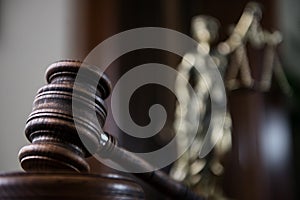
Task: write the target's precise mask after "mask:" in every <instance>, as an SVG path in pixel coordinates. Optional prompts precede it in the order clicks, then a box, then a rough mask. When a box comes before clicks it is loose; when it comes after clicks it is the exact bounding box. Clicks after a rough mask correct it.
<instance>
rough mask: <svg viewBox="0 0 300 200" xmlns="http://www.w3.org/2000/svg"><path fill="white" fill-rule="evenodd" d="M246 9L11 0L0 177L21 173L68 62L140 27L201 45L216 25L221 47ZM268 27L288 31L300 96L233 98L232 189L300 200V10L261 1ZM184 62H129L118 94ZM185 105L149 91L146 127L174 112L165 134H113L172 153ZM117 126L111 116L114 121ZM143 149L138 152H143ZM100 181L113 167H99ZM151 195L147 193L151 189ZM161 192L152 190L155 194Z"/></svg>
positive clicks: (138, 105)
mask: <svg viewBox="0 0 300 200" xmlns="http://www.w3.org/2000/svg"><path fill="white" fill-rule="evenodd" d="M247 2H248V1H246V0H226V1H222V0H209V1H208V0H151V1H148V0H130V1H121V0H120V1H118V0H99V1H96V0H88V1H80V0H64V1H60V0H47V1H38V0H27V1H22V0H1V1H0V92H1V100H0V128H1V134H0V171H1V172H4V171H16V170H20V167H19V164H18V159H17V153H18V151H19V149H20V148H21V147H22V146H24V145H25V144H27V143H28V142H27V141H26V139H25V136H24V133H23V128H24V125H25V122H26V119H27V115H28V114H29V112H30V110H31V104H32V100H33V98H34V95H35V92H36V91H37V89H38V88H39V87H40V86H42V85H43V84H44V83H45V81H44V79H43V77H44V71H45V69H46V67H47V66H48V65H49V64H50V63H52V62H54V61H56V60H59V59H64V58H72V59H81V60H82V59H84V58H85V56H86V55H87V54H88V53H89V52H90V51H91V50H92V49H93V48H94V47H95V46H96V45H97V44H99V43H100V42H101V41H103V40H105V39H107V38H108V37H110V36H112V35H114V34H116V33H119V32H121V31H125V30H128V29H132V28H137V27H145V26H155V27H165V28H170V29H174V30H176V31H180V32H182V33H185V34H187V35H191V33H190V30H191V27H190V21H191V19H192V17H193V16H196V15H199V14H205V15H211V16H213V17H215V18H217V19H218V20H219V21H220V24H221V30H220V35H219V39H218V41H224V40H225V39H226V38H227V37H228V35H229V27H230V25H232V24H235V23H236V22H237V21H238V19H239V17H240V15H241V14H242V12H243V9H244V7H245V5H246V4H247ZM257 2H259V3H261V4H262V6H263V18H262V21H261V22H262V25H263V27H264V28H265V29H267V30H269V31H271V32H272V31H274V30H280V31H281V32H282V34H283V43H282V44H281V45H280V48H279V55H280V58H281V60H282V62H283V67H284V70H285V73H286V74H287V78H288V81H289V82H290V84H291V86H292V88H293V90H294V91H295V93H294V96H293V97H289V98H288V97H286V96H284V95H283V93H282V92H281V91H280V89H279V88H278V86H277V85H276V83H274V84H273V86H272V88H271V90H270V91H269V92H266V93H262V92H255V91H248V90H241V91H237V92H230V93H229V94H228V99H229V108H230V112H231V115H232V119H233V133H232V134H233V136H232V137H233V146H232V150H231V152H230V153H229V155H228V157H227V159H226V165H225V178H224V181H223V188H224V191H225V193H226V195H227V196H228V197H230V198H234V199H243V200H244V199H245V200H248V199H249V200H250V199H251V200H254V199H255V200H262V199H264V200H266V199H282V200H286V199H298V198H299V194H297V191H298V190H297V186H298V184H300V172H299V171H300V163H299V161H300V158H299V150H300V149H299V147H300V139H299V130H300V103H298V102H300V101H299V98H300V85H299V83H300V67H299V66H298V65H299V64H298V63H300V56H299V55H300V14H299V8H300V1H297V0H260V1H257ZM250 52H251V54H250V55H249V58H250V64H251V66H254V68H253V74H254V77H259V70H258V69H259V68H260V66H261V65H262V59H263V58H262V50H257V49H251V50H250ZM179 61H180V58H179V57H178V56H175V55H173V54H168V53H166V52H162V51H158V50H143V51H140V50H138V51H134V52H131V53H128V54H126V55H124V56H122V57H121V58H119V59H117V60H116V61H115V62H114V63H113V64H112V65H111V66H110V67H109V68H108V70H107V73H108V75H109V77H110V79H111V80H112V83H113V84H115V83H116V81H117V80H118V78H119V77H121V76H122V74H124V73H125V72H126V71H128V70H129V69H131V68H133V67H135V66H137V65H140V64H143V63H148V62H159V63H164V64H167V65H169V66H171V67H174V68H176V67H177V65H178V63H179ZM175 101H176V99H175V96H174V95H173V94H172V93H171V92H170V91H168V90H167V89H165V88H163V87H160V86H144V87H142V88H140V89H139V90H137V91H136V92H135V93H134V96H133V97H132V102H131V105H130V112H131V115H132V117H133V119H134V121H135V122H136V123H137V124H140V125H145V124H147V123H148V122H149V118H148V115H147V113H148V109H149V107H150V106H151V105H153V104H154V103H160V104H162V105H164V107H165V108H166V110H167V113H168V119H167V123H166V125H165V127H164V128H163V130H162V131H161V133H160V134H158V135H157V136H155V137H153V138H151V140H145V141H140V140H138V139H135V138H132V137H129V136H126V135H125V134H123V133H122V132H121V131H120V130H119V129H118V128H117V126H116V125H115V123H114V121H113V119H112V118H111V117H108V119H107V124H106V128H107V129H108V130H110V132H112V133H114V134H115V135H116V136H117V137H118V138H119V140H120V143H121V144H122V145H123V146H125V147H126V148H128V149H131V150H135V151H149V150H153V149H156V148H159V147H160V146H162V145H164V144H165V143H166V142H167V141H168V140H169V139H170V137H172V135H173V127H172V126H173V125H172V123H173V120H174V109H175ZM110 116H111V115H110ZM133 144H134V145H133ZM90 162H91V163H92V164H93V170H94V172H95V173H97V172H99V171H103V170H107V169H104V167H103V166H101V165H100V164H99V163H97V162H96V161H95V160H93V159H90ZM145 187H147V186H145ZM148 189H149V190H150V191H151V188H148ZM157 198H158V197H157Z"/></svg>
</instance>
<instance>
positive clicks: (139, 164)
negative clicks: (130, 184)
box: [100, 143, 205, 200]
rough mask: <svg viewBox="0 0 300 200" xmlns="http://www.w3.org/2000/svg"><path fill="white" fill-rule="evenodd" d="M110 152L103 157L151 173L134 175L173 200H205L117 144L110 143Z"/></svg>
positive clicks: (129, 167)
mask: <svg viewBox="0 0 300 200" xmlns="http://www.w3.org/2000/svg"><path fill="white" fill-rule="evenodd" d="M109 146H110V147H109V148H108V149H109V152H108V151H100V156H101V152H104V154H102V155H104V156H103V157H105V158H108V159H110V160H111V161H113V162H115V163H117V164H119V165H121V166H122V167H123V168H125V169H130V170H131V171H132V169H136V171H149V172H146V173H133V174H134V175H135V176H136V177H138V178H140V179H142V180H143V181H145V182H146V183H148V184H150V185H151V186H152V187H154V188H155V189H156V190H158V191H160V192H161V193H163V194H165V195H166V196H168V197H171V199H180V200H204V199H205V198H204V197H201V196H199V195H197V194H196V193H194V192H192V191H191V190H190V189H189V188H188V187H187V186H186V185H184V184H182V183H179V182H177V181H175V180H174V179H172V178H170V177H169V176H168V175H167V174H165V173H164V172H162V171H160V170H157V171H152V170H151V169H153V167H151V165H150V164H149V163H148V162H146V161H145V160H143V159H141V158H139V157H137V156H136V155H135V154H133V153H131V152H129V151H127V150H125V149H123V148H121V147H118V146H117V145H116V144H115V143H110V145H109Z"/></svg>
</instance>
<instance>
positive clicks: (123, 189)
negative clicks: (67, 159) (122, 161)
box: [0, 172, 144, 200]
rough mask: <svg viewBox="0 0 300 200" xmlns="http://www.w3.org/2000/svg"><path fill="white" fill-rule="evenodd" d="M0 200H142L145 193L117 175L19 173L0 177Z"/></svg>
mask: <svg viewBox="0 0 300 200" xmlns="http://www.w3.org/2000/svg"><path fill="white" fill-rule="evenodd" d="M0 199H7V200H44V199H64V200H69V199H72V200H86V199H89V200H90V199H91V200H100V199H101V200H114V199H118V200H120V199H121V200H131V199H144V192H143V189H142V188H141V187H140V186H139V185H138V184H137V183H135V182H134V181H133V180H131V179H130V178H127V177H123V176H120V175H116V174H99V175H95V174H81V173H59V172H55V173H53V172H51V173H45V172H43V173H42V172H41V173H40V172H37V173H36V172H30V173H23V172H18V173H6V174H1V175H0Z"/></svg>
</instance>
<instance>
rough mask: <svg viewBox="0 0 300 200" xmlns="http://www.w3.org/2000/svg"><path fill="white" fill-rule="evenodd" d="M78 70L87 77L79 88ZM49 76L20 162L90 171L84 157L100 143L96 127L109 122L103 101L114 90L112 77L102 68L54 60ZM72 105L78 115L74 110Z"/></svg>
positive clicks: (27, 129) (42, 167) (45, 168)
mask: <svg viewBox="0 0 300 200" xmlns="http://www.w3.org/2000/svg"><path fill="white" fill-rule="evenodd" d="M79 70H80V72H82V73H81V75H82V76H83V77H84V78H83V79H82V80H84V82H81V83H79V84H77V85H76V87H75V80H76V79H77V78H78V77H77V74H78V71H79ZM46 79H47V82H48V85H45V86H44V87H42V88H41V89H40V90H39V91H38V93H37V95H36V97H35V100H34V103H33V110H32V112H31V114H30V115H29V118H28V120H27V123H26V127H25V135H26V137H27V138H28V140H29V141H30V142H31V143H32V144H30V145H28V146H25V147H23V148H22V149H21V150H20V152H19V160H20V163H21V166H22V168H23V169H24V170H26V171H77V172H87V171H89V165H88V163H87V162H86V161H85V159H84V158H85V157H88V156H90V155H91V153H93V152H90V151H91V149H92V151H96V150H97V147H98V146H99V145H98V144H99V142H100V141H99V138H100V137H99V129H98V128H97V126H99V124H100V126H101V127H103V125H104V122H105V118H106V115H107V112H106V107H105V105H104V102H103V100H104V99H105V98H107V97H108V95H109V94H110V90H111V85H110V82H109V80H108V79H107V77H106V76H105V75H104V74H103V73H99V69H98V70H96V68H95V67H91V66H88V65H86V64H83V63H82V62H79V61H73V60H62V61H58V62H56V63H53V64H52V65H50V66H49V68H48V69H47V72H46ZM95 81H97V83H95ZM74 93H75V94H76V95H74ZM74 102H75V104H74ZM74 105H77V106H78V109H79V112H80V115H76V116H75V115H74ZM77 112H78V110H77ZM95 113H96V118H95V117H94V116H95ZM75 121H76V122H77V123H76V125H75ZM79 132H80V134H81V135H80V137H79V135H78V133H79ZM82 139H83V140H84V141H85V143H86V142H87V143H88V144H89V147H90V148H89V151H88V150H87V149H86V148H85V146H84V145H83V143H82Z"/></svg>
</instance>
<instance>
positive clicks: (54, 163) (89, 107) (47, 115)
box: [19, 60, 203, 200]
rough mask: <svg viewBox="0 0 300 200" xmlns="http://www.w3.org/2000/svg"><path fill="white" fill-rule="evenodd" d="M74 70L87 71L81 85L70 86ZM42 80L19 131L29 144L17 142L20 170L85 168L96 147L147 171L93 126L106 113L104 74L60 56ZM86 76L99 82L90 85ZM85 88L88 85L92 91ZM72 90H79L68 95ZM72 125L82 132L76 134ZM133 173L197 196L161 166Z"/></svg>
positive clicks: (177, 193)
mask: <svg viewBox="0 0 300 200" xmlns="http://www.w3.org/2000/svg"><path fill="white" fill-rule="evenodd" d="M79 69H80V70H86V75H87V76H89V78H88V79H87V82H86V83H85V84H87V86H85V87H82V88H80V86H79V87H73V86H74V81H75V79H76V76H77V73H78V71H79ZM100 76H101V77H100ZM99 78H100V80H99ZM46 79H47V82H48V85H45V86H44V87H42V88H41V89H40V90H39V91H38V94H37V96H36V98H35V100H34V103H33V110H32V113H31V114H30V116H29V118H28V120H27V123H26V128H25V134H26V137H27V138H28V140H29V141H30V142H31V143H32V144H30V145H28V146H25V147H23V148H22V149H21V150H20V153H19V159H20V163H21V166H22V168H23V169H24V170H25V171H27V172H33V171H34V172H36V171H38V172H53V171H73V172H89V164H88V163H87V162H86V160H85V158H86V157H89V156H91V155H92V154H93V153H95V152H96V151H97V152H100V156H101V157H103V158H109V159H110V160H112V161H114V162H118V163H119V164H120V165H122V164H123V165H124V163H126V165H124V166H123V167H124V168H128V167H129V168H137V169H145V170H144V171H151V165H150V164H149V163H147V162H145V161H144V160H142V159H141V158H139V157H137V156H135V155H134V154H133V153H131V152H129V151H126V150H125V149H123V148H121V147H117V144H116V140H115V139H114V138H113V136H111V135H110V134H108V133H105V132H103V131H99V130H97V129H96V128H95V127H97V125H96V124H97V123H98V124H100V125H101V127H103V125H104V122H105V119H106V116H107V111H106V107H105V105H104V101H103V100H104V99H106V98H107V97H108V96H109V94H110V90H111V85H110V82H109V80H108V78H107V77H106V76H105V75H103V74H99V72H98V71H97V70H93V69H92V68H89V67H88V65H86V64H83V63H82V62H79V61H73V60H63V61H58V62H56V63H54V64H52V65H50V67H49V68H48V69H47V72H46ZM90 80H99V81H98V83H97V84H93V83H92V82H91V81H90ZM95 85H96V86H95ZM93 87H96V88H93ZM86 88H92V89H94V90H95V91H96V95H95V94H93V92H91V91H92V90H91V91H89V90H88V89H86ZM75 90H76V93H77V94H79V95H78V97H76V98H72V97H73V96H72V94H73V92H75ZM92 95H95V98H94V101H91V100H90V97H94V96H92ZM72 101H77V103H79V104H80V106H81V109H82V112H81V113H82V114H81V116H73V112H72ZM95 110H96V117H97V119H94V117H93V116H94V115H92V114H91V113H95ZM75 117H76V119H74V118H75ZM75 120H77V121H80V123H79V125H77V126H75V123H74V121H75ZM78 129H80V133H82V134H83V135H80V137H79V135H78ZM81 137H84V138H85V139H84V140H85V142H88V144H89V146H91V147H92V149H94V152H90V151H88V150H87V149H86V147H85V146H84V144H83V142H82V140H81ZM101 138H106V140H103V139H101ZM89 150H90V149H89ZM134 175H136V176H137V177H139V178H141V179H142V180H144V181H145V182H147V183H149V184H150V185H151V186H153V187H154V188H155V189H157V190H158V191H160V192H162V193H163V194H165V195H166V196H168V197H170V198H171V199H188V200H192V199H193V200H195V199H203V197H200V196H198V195H197V194H195V193H193V192H192V191H190V190H189V188H188V187H187V186H185V185H183V184H181V183H179V182H177V181H175V180H173V179H171V178H170V177H169V176H168V175H166V174H165V173H164V172H162V171H159V170H157V171H151V172H146V173H135V174H134Z"/></svg>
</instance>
